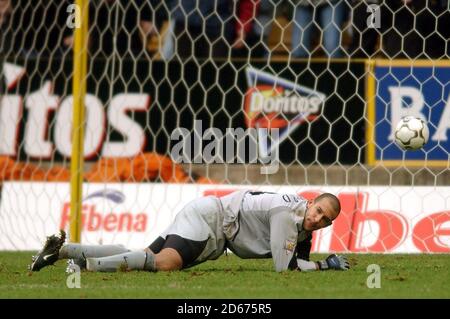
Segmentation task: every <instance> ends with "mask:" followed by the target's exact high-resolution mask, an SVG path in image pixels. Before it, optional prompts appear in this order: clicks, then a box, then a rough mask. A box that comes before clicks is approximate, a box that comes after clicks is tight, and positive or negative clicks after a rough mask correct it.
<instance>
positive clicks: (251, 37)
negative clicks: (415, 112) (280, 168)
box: [0, 0, 450, 60]
mask: <svg viewBox="0 0 450 319" xmlns="http://www.w3.org/2000/svg"><path fill="white" fill-rule="evenodd" d="M449 1H450V0H329V1H325V0H236V1H232V0H201V1H200V0H167V1H157V0H134V1H130V0H90V1H89V44H88V47H89V53H90V55H91V56H92V57H96V58H105V59H107V58H109V57H111V56H114V55H118V56H120V57H123V58H127V57H130V58H151V59H172V58H179V59H182V60H184V59H187V58H190V57H194V58H229V57H244V58H248V57H252V58H264V59H268V58H271V57H273V56H274V55H276V54H278V52H279V50H278V51H277V48H279V47H284V48H286V50H284V51H283V52H284V53H282V55H285V56H288V57H289V58H308V57H311V56H313V57H330V58H340V57H354V58H375V57H387V58H410V59H415V58H432V59H442V58H449V56H450V48H449V39H450V7H449V5H450V4H449ZM72 3H73V1H67V0H0V55H2V56H16V57H21V58H32V57H47V56H51V57H57V56H64V55H66V54H68V53H70V52H71V49H72V47H73V39H74V29H73V22H74V21H73V17H74V12H73V11H71V10H70V9H68V8H69V5H70V4H72ZM281 21H285V22H286V23H282V22H281ZM70 22H72V24H71V23H70ZM275 29H277V30H281V32H278V33H277V34H278V38H274V34H275V33H274V30H275Z"/></svg>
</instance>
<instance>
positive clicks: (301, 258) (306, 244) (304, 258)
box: [289, 234, 350, 271]
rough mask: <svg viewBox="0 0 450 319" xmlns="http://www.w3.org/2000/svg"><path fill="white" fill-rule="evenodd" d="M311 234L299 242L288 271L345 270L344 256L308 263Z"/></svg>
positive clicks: (333, 256)
mask: <svg viewBox="0 0 450 319" xmlns="http://www.w3.org/2000/svg"><path fill="white" fill-rule="evenodd" d="M311 245H312V234H310V235H309V236H308V237H306V239H305V240H303V241H301V242H299V243H298V244H297V248H296V256H294V257H293V258H292V260H291V262H290V264H289V268H290V269H299V270H301V271H314V270H328V269H335V270H347V269H349V268H350V267H349V263H348V261H347V258H345V257H344V256H337V255H330V256H328V257H327V259H325V260H320V261H309V254H310V252H311Z"/></svg>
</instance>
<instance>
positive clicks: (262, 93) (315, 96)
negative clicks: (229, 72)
mask: <svg viewBox="0 0 450 319" xmlns="http://www.w3.org/2000/svg"><path fill="white" fill-rule="evenodd" d="M246 76H247V84H248V90H247V92H246V94H245V100H244V113H245V121H246V124H247V127H249V128H256V129H259V128H266V129H274V128H277V129H279V139H278V140H273V139H272V140H271V143H270V144H271V145H270V146H269V145H260V149H263V150H265V153H268V152H269V148H270V149H271V150H272V149H273V148H274V147H277V146H278V145H279V144H280V143H281V142H282V141H283V140H284V139H285V138H286V137H287V136H288V135H289V134H290V133H291V132H292V131H293V130H295V129H296V128H298V127H299V126H300V125H302V124H303V123H305V122H306V121H308V122H310V121H312V120H314V119H315V118H316V117H317V116H319V114H320V113H321V110H322V107H323V104H324V101H325V98H326V96H325V95H324V94H323V93H321V92H318V91H315V90H312V89H310V88H307V87H305V86H301V85H298V84H296V83H294V82H291V81H287V80H285V79H282V78H279V77H277V76H274V75H272V74H270V73H266V72H262V71H260V70H256V69H254V68H252V67H249V68H247V69H246ZM266 132H267V131H266ZM259 141H261V142H262V143H264V141H267V139H263V138H260V139H259Z"/></svg>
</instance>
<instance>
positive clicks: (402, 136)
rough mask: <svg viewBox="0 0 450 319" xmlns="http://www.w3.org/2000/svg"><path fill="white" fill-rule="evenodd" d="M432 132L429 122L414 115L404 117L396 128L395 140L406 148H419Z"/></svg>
mask: <svg viewBox="0 0 450 319" xmlns="http://www.w3.org/2000/svg"><path fill="white" fill-rule="evenodd" d="M429 135H430V133H429V131H428V126H427V124H426V123H425V122H424V121H423V120H421V119H418V118H415V117H413V116H406V117H404V118H402V119H401V120H400V121H399V122H398V124H397V128H396V129H395V142H396V143H397V145H398V146H400V147H401V148H402V149H404V150H418V149H419V148H422V147H423V146H424V145H425V144H426V143H427V142H428V137H429Z"/></svg>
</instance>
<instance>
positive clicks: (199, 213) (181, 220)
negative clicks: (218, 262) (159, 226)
mask: <svg viewBox="0 0 450 319" xmlns="http://www.w3.org/2000/svg"><path fill="white" fill-rule="evenodd" d="M222 223H223V214H222V204H221V202H220V200H219V198H217V197H215V196H207V197H202V198H198V199H195V200H193V201H191V202H190V203H188V204H187V205H186V206H185V207H183V209H182V210H181V211H180V212H179V213H178V214H177V215H176V216H175V220H174V221H173V223H172V224H171V225H170V226H169V227H168V228H167V229H166V230H165V231H164V232H163V233H162V234H161V235H160V236H161V237H162V238H164V239H166V237H167V236H168V235H178V236H180V237H182V238H185V239H189V240H194V241H199V242H204V241H206V246H205V248H204V249H203V251H202V252H201V253H200V255H199V256H198V257H197V258H196V259H195V261H194V263H193V264H191V265H189V266H192V265H194V264H198V263H201V262H203V261H205V260H211V259H217V258H219V257H220V256H221V255H222V254H223V252H224V250H225V242H226V240H225V236H224V233H223V230H222Z"/></svg>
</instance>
